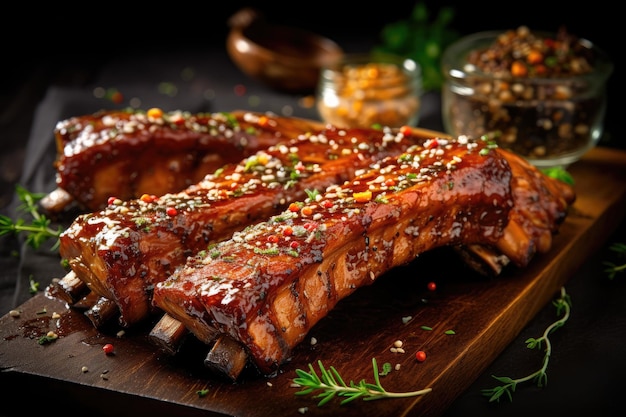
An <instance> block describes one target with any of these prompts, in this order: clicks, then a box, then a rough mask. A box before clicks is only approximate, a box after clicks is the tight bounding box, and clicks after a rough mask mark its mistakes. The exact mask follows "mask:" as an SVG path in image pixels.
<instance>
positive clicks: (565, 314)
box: [482, 287, 572, 402]
mask: <svg viewBox="0 0 626 417" xmlns="http://www.w3.org/2000/svg"><path fill="white" fill-rule="evenodd" d="M552 304H553V305H554V306H555V307H556V313H557V315H561V314H562V316H561V318H560V319H559V320H557V321H555V322H554V323H552V324H551V325H550V326H548V327H547V328H546V330H545V331H544V332H543V335H542V336H541V337H540V338H538V339H535V338H532V337H531V338H530V339H527V340H526V347H528V348H529V349H535V348H537V349H541V346H542V343H545V345H546V347H545V350H544V352H545V355H544V357H543V364H542V366H541V368H539V369H538V370H537V371H536V372H533V373H532V374H530V375H527V376H525V377H523V378H517V379H513V378H509V377H507V376H504V377H503V376H495V375H493V378H495V379H496V380H497V381H499V382H501V383H502V384H503V385H500V386H497V387H494V388H488V389H484V390H482V393H483V395H484V396H487V397H489V402H493V401H498V402H499V401H500V397H502V396H503V395H505V394H506V396H507V397H508V398H509V401H513V392H515V388H516V387H517V385H518V384H521V383H522V382H527V381H535V382H536V384H537V386H538V387H539V388H541V387H543V386H544V385H546V384H547V382H548V374H547V369H548V363H549V361H550V355H551V353H552V343H550V339H549V338H548V336H549V335H550V333H552V332H553V331H554V330H556V329H558V328H559V327H561V326H563V325H564V324H565V322H566V321H567V320H568V319H569V315H570V311H571V306H572V302H571V300H570V297H569V295H568V294H567V293H566V292H565V288H563V287H561V295H560V297H559V298H558V299H556V300H555V301H553V302H552Z"/></svg>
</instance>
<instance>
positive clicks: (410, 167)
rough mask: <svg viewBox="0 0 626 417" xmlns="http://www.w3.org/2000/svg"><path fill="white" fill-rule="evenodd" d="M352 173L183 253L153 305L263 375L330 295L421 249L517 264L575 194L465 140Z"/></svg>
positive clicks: (344, 292) (323, 309) (552, 229)
mask: <svg viewBox="0 0 626 417" xmlns="http://www.w3.org/2000/svg"><path fill="white" fill-rule="evenodd" d="M358 174H359V175H357V176H356V177H355V178H354V179H352V180H351V181H349V182H345V183H343V184H336V185H332V186H330V187H328V188H327V190H326V191H325V193H322V194H320V195H318V196H309V197H308V198H307V199H306V200H303V201H302V202H301V203H299V204H298V206H297V207H296V206H295V205H292V206H291V209H288V210H285V211H284V212H282V213H280V214H278V215H275V216H273V217H271V218H270V219H269V220H267V221H264V222H261V223H257V224H254V225H252V226H250V227H247V228H246V229H244V230H242V231H240V232H236V233H235V234H234V235H233V236H232V238H231V239H228V240H225V241H222V242H220V243H219V244H217V245H216V246H215V247H214V248H212V249H211V250H210V251H208V252H206V253H200V254H198V255H196V256H194V257H192V258H189V259H188V261H187V263H186V264H185V266H184V267H182V268H179V269H177V271H176V272H174V273H173V274H172V275H171V276H170V277H169V278H168V279H166V280H165V281H163V282H161V283H158V284H157V285H156V287H155V291H154V295H153V303H154V304H155V305H156V306H157V307H159V308H160V309H162V310H164V311H165V312H166V313H167V314H168V315H170V316H171V317H173V318H174V319H176V320H178V321H180V322H181V323H183V324H184V325H185V327H186V328H187V329H189V330H190V331H191V332H192V333H193V334H194V335H195V336H196V337H197V338H198V339H200V340H201V341H202V342H204V343H207V344H210V343H212V342H213V341H215V340H216V339H217V338H220V339H221V338H223V337H224V335H226V337H228V338H231V339H232V340H233V341H235V342H237V343H239V345H240V346H241V347H242V349H244V350H245V351H246V352H247V355H248V357H249V359H250V360H251V362H252V363H253V364H254V365H256V367H257V368H258V369H259V370H260V371H261V372H262V373H265V374H270V373H272V372H275V371H276V370H277V368H278V367H280V365H281V364H284V363H285V362H286V361H287V360H288V359H289V358H290V354H291V350H292V349H293V348H294V347H295V346H296V345H297V344H298V343H300V342H301V341H302V340H303V339H304V337H305V336H306V335H307V333H308V332H309V330H310V329H311V328H312V327H313V326H314V325H315V324H316V323H317V322H318V321H319V320H320V319H322V318H323V317H325V316H326V314H327V313H328V312H329V310H331V309H332V308H333V307H334V306H335V305H336V303H337V302H338V301H339V300H341V299H343V298H344V297H347V296H349V295H350V294H352V293H353V292H354V291H356V290H357V289H358V288H359V287H362V286H365V285H369V284H371V283H372V282H373V281H374V280H375V279H377V278H378V277H379V276H380V275H382V274H383V273H385V272H386V271H388V270H389V269H391V268H393V267H395V266H398V265H401V264H405V263H407V262H410V261H411V260H412V259H414V258H415V257H416V256H418V255H419V254H421V253H423V252H425V251H428V250H430V249H433V248H436V247H441V246H454V245H479V246H481V247H488V248H493V250H495V251H497V252H498V253H501V254H502V255H504V256H506V257H508V258H510V260H511V262H513V263H514V264H516V265H519V266H525V265H526V264H527V263H528V262H529V261H530V260H531V258H532V256H533V254H534V253H536V252H543V251H546V250H547V249H549V247H550V245H551V241H550V239H549V237H548V236H551V235H552V234H554V233H557V231H558V226H559V224H560V223H561V222H562V221H563V220H564V218H565V216H566V213H567V209H568V207H569V205H570V204H571V203H572V202H573V201H574V198H575V194H574V191H573V189H572V188H571V187H570V186H568V185H566V184H563V183H559V182H558V181H556V180H554V179H552V178H549V177H546V176H544V175H543V174H541V173H540V172H538V171H537V170H536V169H535V168H533V167H532V166H529V165H528V164H527V163H526V162H525V161H523V160H522V159H520V158H519V157H516V156H514V155H512V154H510V153H508V152H506V151H503V150H500V149H497V148H494V147H492V146H490V144H488V143H485V142H483V141H480V140H479V141H473V140H470V139H468V138H466V137H461V138H458V140H445V139H437V138H433V139H432V140H428V141H426V142H425V143H424V144H423V146H418V145H416V146H414V147H412V148H411V149H409V150H407V151H406V152H404V153H402V154H401V155H397V156H393V157H389V158H386V159H384V160H382V161H379V162H377V163H375V164H373V165H372V166H371V169H369V170H367V171H364V172H360V173H358Z"/></svg>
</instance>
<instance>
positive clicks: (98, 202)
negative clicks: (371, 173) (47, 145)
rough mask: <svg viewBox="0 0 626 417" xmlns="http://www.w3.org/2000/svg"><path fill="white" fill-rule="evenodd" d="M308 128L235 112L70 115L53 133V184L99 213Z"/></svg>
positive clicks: (173, 187) (173, 188)
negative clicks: (110, 200)
mask: <svg viewBox="0 0 626 417" xmlns="http://www.w3.org/2000/svg"><path fill="white" fill-rule="evenodd" d="M313 127H314V124H313V123H311V122H308V121H305V120H301V119H297V118H285V117H277V116H274V115H265V114H263V115H262V114H256V113H247V112H241V111H240V112H232V113H200V114H191V113H188V112H183V111H174V112H169V113H164V112H162V111H160V110H159V109H150V110H148V111H140V110H127V111H123V110H121V111H101V112H98V113H95V114H92V115H85V116H78V117H73V118H70V119H67V120H63V121H60V122H58V124H57V126H56V129H55V138H56V146H57V153H58V157H57V161H56V162H55V166H56V170H57V177H56V181H57V186H58V188H59V189H60V190H62V191H64V192H65V193H67V194H69V196H70V197H72V198H73V199H74V201H75V202H77V203H78V204H79V205H80V206H81V207H82V208H83V209H86V210H90V211H95V210H99V209H102V208H104V207H105V206H106V205H107V199H108V198H109V197H110V196H116V197H118V198H120V199H122V200H128V199H131V198H138V197H140V196H141V195H142V194H154V195H163V194H166V193H170V192H178V191H180V190H183V189H185V188H186V187H189V186H191V185H192V184H195V183H197V182H198V181H200V180H201V179H202V178H203V177H204V176H205V175H206V174H208V173H210V172H213V171H214V170H215V169H217V168H219V167H221V166H222V165H224V164H226V163H237V162H239V161H240V160H241V159H242V158H244V157H246V156H249V155H252V154H254V153H255V152H256V151H258V150H260V149H264V148H267V147H268V146H271V145H274V144H276V143H278V142H279V141H281V140H286V139H288V138H292V137H295V136H297V135H298V134H302V133H306V132H309V131H311V130H312V129H313ZM57 194H58V193H57ZM62 198H63V197H60V198H59V200H61V199H62ZM51 200H54V198H51ZM48 206H49V207H47V208H48V209H50V210H59V208H56V207H55V204H54V203H49V204H48ZM61 208H62V207H61Z"/></svg>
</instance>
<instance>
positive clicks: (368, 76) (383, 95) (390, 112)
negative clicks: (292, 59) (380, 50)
mask: <svg viewBox="0 0 626 417" xmlns="http://www.w3.org/2000/svg"><path fill="white" fill-rule="evenodd" d="M421 89H422V76H421V69H420V67H419V65H418V64H417V63H416V62H415V61H413V60H411V59H406V58H401V57H398V56H394V55H379V54H352V55H345V56H344V57H343V58H342V59H341V60H339V61H337V62H335V63H334V64H332V65H329V66H326V67H324V68H322V70H321V72H320V79H319V83H318V86H317V97H316V105H317V110H318V112H319V115H320V117H321V119H322V120H324V121H325V122H327V123H330V124H333V125H335V126H339V127H372V126H376V125H379V126H388V127H401V126H404V125H408V126H415V125H417V123H418V121H419V111H420V104H421V101H420V96H421V92H422V91H421Z"/></svg>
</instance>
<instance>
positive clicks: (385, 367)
mask: <svg viewBox="0 0 626 417" xmlns="http://www.w3.org/2000/svg"><path fill="white" fill-rule="evenodd" d="M389 372H391V364H390V363H389V362H385V363H383V370H382V371H380V373H379V375H380V376H385V375H389Z"/></svg>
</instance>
